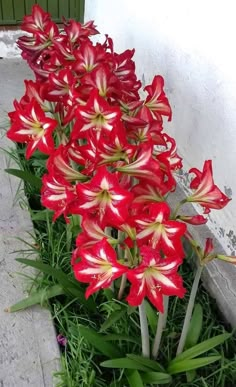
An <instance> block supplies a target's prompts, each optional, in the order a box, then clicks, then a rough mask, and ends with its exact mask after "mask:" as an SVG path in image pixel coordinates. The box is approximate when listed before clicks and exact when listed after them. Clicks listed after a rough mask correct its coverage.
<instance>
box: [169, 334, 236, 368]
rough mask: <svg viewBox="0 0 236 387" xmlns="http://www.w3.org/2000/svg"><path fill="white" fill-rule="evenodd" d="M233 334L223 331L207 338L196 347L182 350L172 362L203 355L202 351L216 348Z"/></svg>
mask: <svg viewBox="0 0 236 387" xmlns="http://www.w3.org/2000/svg"><path fill="white" fill-rule="evenodd" d="M231 336H232V335H231V333H223V334H221V335H218V336H215V337H212V338H211V339H208V340H205V341H203V342H202V343H200V344H197V345H195V346H194V347H192V348H189V349H187V350H186V351H184V352H182V353H181V354H180V355H178V356H176V357H175V358H174V359H173V360H172V361H171V362H170V364H172V363H179V362H180V361H182V360H185V359H192V358H194V357H197V356H199V355H201V354H202V353H205V352H207V351H209V350H210V349H212V348H215V347H216V346H217V345H220V344H222V343H224V342H225V341H226V340H228V339H229V338H230V337H231Z"/></svg>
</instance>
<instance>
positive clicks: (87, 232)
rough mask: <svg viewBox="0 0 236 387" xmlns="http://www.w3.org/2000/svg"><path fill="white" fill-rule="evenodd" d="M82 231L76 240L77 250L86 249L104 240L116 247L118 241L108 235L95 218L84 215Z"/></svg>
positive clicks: (106, 230)
mask: <svg viewBox="0 0 236 387" xmlns="http://www.w3.org/2000/svg"><path fill="white" fill-rule="evenodd" d="M81 228H82V231H83V232H81V233H80V234H79V235H78V236H77V238H76V246H77V247H78V248H81V247H83V248H87V247H91V246H92V245H94V244H96V243H98V242H99V241H101V240H102V239H104V238H106V239H107V241H108V242H109V243H110V244H111V245H116V244H117V243H118V240H117V239H115V238H113V237H112V236H111V235H110V234H109V229H108V228H106V227H105V224H101V223H100V222H99V219H98V217H97V216H92V215H84V216H83V219H82V224H81Z"/></svg>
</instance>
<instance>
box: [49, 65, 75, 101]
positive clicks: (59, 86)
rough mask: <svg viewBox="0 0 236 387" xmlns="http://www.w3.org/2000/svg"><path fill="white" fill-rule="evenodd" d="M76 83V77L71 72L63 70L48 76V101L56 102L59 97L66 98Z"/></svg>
mask: <svg viewBox="0 0 236 387" xmlns="http://www.w3.org/2000/svg"><path fill="white" fill-rule="evenodd" d="M75 83H76V77H75V75H74V74H73V73H72V71H71V70H69V69H67V68H65V69H62V70H60V71H58V72H56V73H55V72H54V73H51V74H50V75H49V85H50V86H49V91H48V93H47V97H48V100H49V101H58V100H59V97H63V96H66V97H67V96H68V94H69V90H70V88H71V87H73V85H74V84H75Z"/></svg>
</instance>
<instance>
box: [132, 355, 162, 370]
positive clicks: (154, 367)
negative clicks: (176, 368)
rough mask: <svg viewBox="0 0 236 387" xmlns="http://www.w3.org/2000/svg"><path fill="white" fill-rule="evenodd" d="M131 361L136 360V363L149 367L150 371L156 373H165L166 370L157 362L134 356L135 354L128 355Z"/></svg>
mask: <svg viewBox="0 0 236 387" xmlns="http://www.w3.org/2000/svg"><path fill="white" fill-rule="evenodd" d="M126 356H127V357H128V358H129V359H131V360H134V361H135V362H137V363H139V364H142V365H144V366H145V367H148V368H149V369H150V370H154V371H161V372H162V371H165V370H164V368H163V367H162V366H161V365H160V364H159V363H157V361H155V360H151V359H147V358H146V357H143V356H139V355H134V354H133V353H131V354H127V355H126Z"/></svg>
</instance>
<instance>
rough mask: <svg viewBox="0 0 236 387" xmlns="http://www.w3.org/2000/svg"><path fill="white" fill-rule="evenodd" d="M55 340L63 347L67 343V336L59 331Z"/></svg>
mask: <svg viewBox="0 0 236 387" xmlns="http://www.w3.org/2000/svg"><path fill="white" fill-rule="evenodd" d="M57 342H58V343H59V344H60V345H62V346H63V347H65V346H66V344H67V338H66V337H65V336H63V335H62V334H61V333H59V335H57Z"/></svg>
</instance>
